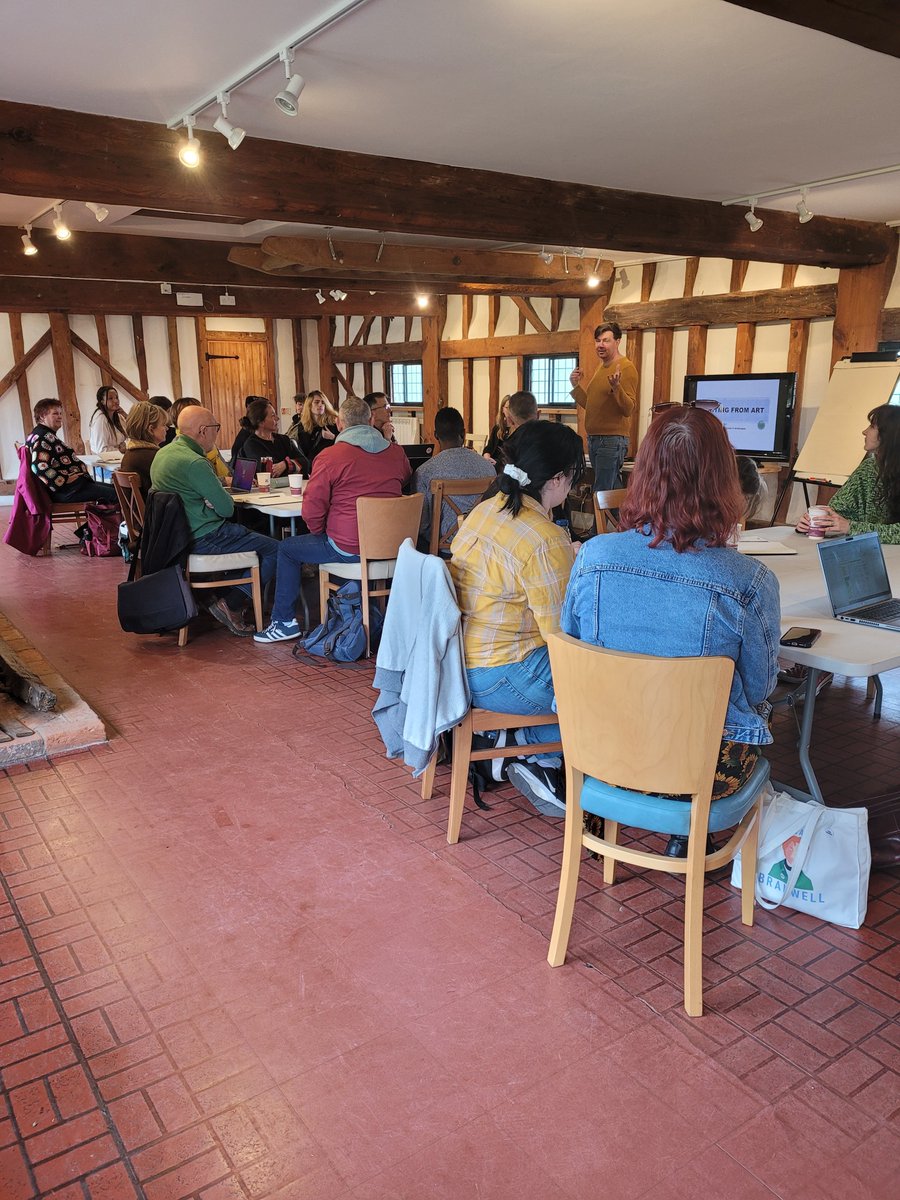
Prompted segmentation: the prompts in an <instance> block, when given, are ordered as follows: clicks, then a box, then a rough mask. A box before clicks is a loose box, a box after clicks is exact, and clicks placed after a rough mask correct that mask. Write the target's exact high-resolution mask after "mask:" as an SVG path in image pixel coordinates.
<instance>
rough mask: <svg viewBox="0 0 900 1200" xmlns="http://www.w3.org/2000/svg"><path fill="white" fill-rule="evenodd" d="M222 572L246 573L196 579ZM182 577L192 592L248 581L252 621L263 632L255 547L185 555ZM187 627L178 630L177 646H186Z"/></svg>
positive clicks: (259, 631)
mask: <svg viewBox="0 0 900 1200" xmlns="http://www.w3.org/2000/svg"><path fill="white" fill-rule="evenodd" d="M224 571H243V572H245V574H242V575H239V576H237V577H236V578H234V579H222V578H216V579H198V578H197V576H198V575H221V573H222V572H224ZM184 577H185V579H186V580H187V581H188V583H189V584H190V586H191V588H192V589H193V590H194V591H203V590H204V589H205V588H215V589H216V590H217V591H219V590H221V589H222V588H226V587H237V586H238V585H239V584H242V583H249V584H250V590H251V593H252V596H253V620H254V622H255V624H256V631H257V633H262V631H263V628H264V626H263V606H262V583H261V580H260V574H259V558H258V557H257V554H256V551H255V550H250V551H246V552H244V551H238V552H236V553H234V554H191V555H190V556H189V557H188V561H187V567H186V568H185V572H184ZM187 640H188V626H187V625H182V627H181V628H180V629H179V630H178V645H179V646H186V645H187Z"/></svg>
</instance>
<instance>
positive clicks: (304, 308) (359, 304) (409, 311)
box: [0, 275, 427, 317]
mask: <svg viewBox="0 0 900 1200" xmlns="http://www.w3.org/2000/svg"><path fill="white" fill-rule="evenodd" d="M191 290H192V291H196V292H200V294H201V295H202V296H203V306H202V307H190V306H186V305H181V304H178V303H176V301H175V296H174V295H172V296H163V295H162V293H161V292H160V290H159V284H155V283H121V282H118V281H107V280H102V279H97V280H92V279H22V278H21V277H16V276H12V275H9V276H5V277H0V312H5V311H8V312H74V313H89V314H95V313H111V314H112V313H125V314H132V313H142V314H143V315H144V316H164V317H173V316H179V317H192V316H197V315H198V314H201V315H202V314H204V313H205V314H206V315H207V316H223V317H235V316H252V317H257V316H258V317H323V316H324V317H328V316H335V315H341V316H343V315H345V314H346V313H350V314H351V315H353V316H368V315H370V314H374V315H375V316H379V315H389V316H400V317H404V316H408V317H414V316H415V317H420V316H421V315H422V309H420V308H419V306H418V305H417V304H416V302H415V300H414V298H413V296H412V295H411V294H410V293H409V292H407V293H406V294H405V295H404V294H402V293H399V292H398V293H393V294H391V293H385V294H379V295H377V296H370V295H369V294H368V292H357V291H354V292H349V293H348V295H347V299H346V300H341V301H335V300H331V299H327V300H326V301H325V303H324V304H319V303H318V302H317V301H316V298H315V296H314V295H313V294H312V293H311V292H305V291H300V290H299V289H298V290H294V291H292V290H289V289H275V288H255V289H254V288H241V289H239V290H237V289H234V290H232V295H233V296H234V298H235V301H236V303H235V304H234V305H229V306H227V307H224V306H223V305H221V304H220V303H219V293H220V290H221V289H220V288H218V287H215V288H210V287H192V289H191ZM426 311H427V310H426Z"/></svg>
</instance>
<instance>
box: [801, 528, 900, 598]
mask: <svg viewBox="0 0 900 1200" xmlns="http://www.w3.org/2000/svg"><path fill="white" fill-rule="evenodd" d="M819 561H820V562H821V564H822V573H823V574H824V576H825V586H826V587H827V588H828V598H829V600H830V601H831V607H832V609H833V611H834V615H835V616H836V617H840V616H843V615H844V614H845V613H853V612H855V611H856V609H858V608H863V607H865V606H866V605H867V604H877V603H879V601H881V600H890V598H891V585H890V581H889V580H888V573H887V567H885V565H884V554H883V553H882V550H881V543H880V542H879V540H878V534H877V533H858V534H856V535H855V536H854V537H848V538H841V539H840V541H828V542H819Z"/></svg>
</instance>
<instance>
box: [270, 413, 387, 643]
mask: <svg viewBox="0 0 900 1200" xmlns="http://www.w3.org/2000/svg"><path fill="white" fill-rule="evenodd" d="M338 427H339V429H340V430H341V432H340V434H339V435H338V437H337V438H336V439H335V442H334V445H333V446H331V447H329V449H327V450H324V451H323V452H322V453H321V454H318V455H317V456H316V458H315V461H314V462H313V469H312V476H311V477H310V481H309V483H308V484H307V487H306V491H305V493H304V496H303V519H304V521H305V522H306V524H307V527H308V529H309V531H310V532H309V533H307V534H303V535H302V536H301V537H293V538H287V539H286V540H285V541H283V542H281V543H279V546H278V574H277V576H276V581H275V605H274V607H273V609H272V621H271V624H270V625H269V627H268V629H266V630H265V631H264V632H263V633H257V634H256V635H255V637H254V641H257V642H289V641H291V640H292V639H293V638H298V637H300V635H301V634H302V633H303V630H302V629H301V628H300V623H299V622H298V621H297V617H296V611H297V601H298V600H299V597H300V586H301V573H302V568H303V564H304V563H325V562H359V530H358V528H357V524H356V501H357V500H358V499H359V497H360V496H383V497H391V496H399V495H401V493H402V490H403V485H404V483H406V481H407V480H408V479H409V476H410V465H409V459H408V458H407V457H406V452H405V451H404V449H403V447H402V446H398V445H396V444H395V443H393V442H388V441H386V440H385V439H384V438H383V437H382V436H381V434H380V433H379V432H378V430H377V429H375V428H373V426H372V413H371V410H370V409H369V406H368V404H366V402H365V401H364V400H359V399H357V398H356V397H355V396H351V397H348V399H346V400H345V401H344V403H343V404H342V405H341V407H340V409H339V411H338Z"/></svg>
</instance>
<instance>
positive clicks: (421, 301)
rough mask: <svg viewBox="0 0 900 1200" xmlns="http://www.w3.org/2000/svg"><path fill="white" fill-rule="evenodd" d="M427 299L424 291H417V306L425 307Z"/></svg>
mask: <svg viewBox="0 0 900 1200" xmlns="http://www.w3.org/2000/svg"><path fill="white" fill-rule="evenodd" d="M428 301H429V297H428V296H426V295H425V293H424V292H419V293H418V295H417V296H416V304H418V306H419V308H427V307H428Z"/></svg>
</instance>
